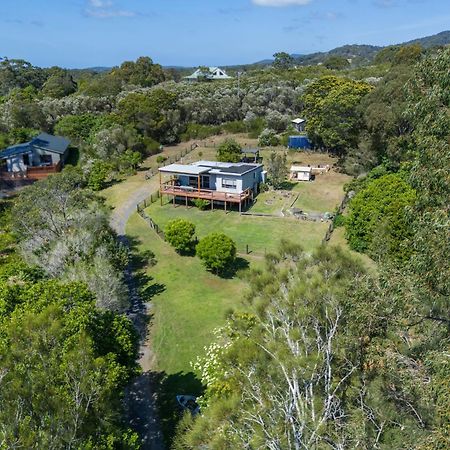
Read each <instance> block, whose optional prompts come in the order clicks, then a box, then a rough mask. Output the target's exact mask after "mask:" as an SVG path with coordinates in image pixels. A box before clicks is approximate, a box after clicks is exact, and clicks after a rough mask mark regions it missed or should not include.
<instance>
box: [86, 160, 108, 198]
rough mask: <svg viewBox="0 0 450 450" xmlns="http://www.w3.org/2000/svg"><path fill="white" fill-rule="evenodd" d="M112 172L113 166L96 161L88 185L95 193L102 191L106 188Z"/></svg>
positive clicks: (90, 172)
mask: <svg viewBox="0 0 450 450" xmlns="http://www.w3.org/2000/svg"><path fill="white" fill-rule="evenodd" d="M110 172H111V165H110V164H108V163H106V162H104V161H100V160H97V161H94V163H93V164H92V167H91V169H90V171H89V177H88V182H87V185H88V187H90V188H91V189H92V190H93V191H100V190H102V189H104V188H105V187H106V184H107V180H108V177H109V174H110Z"/></svg>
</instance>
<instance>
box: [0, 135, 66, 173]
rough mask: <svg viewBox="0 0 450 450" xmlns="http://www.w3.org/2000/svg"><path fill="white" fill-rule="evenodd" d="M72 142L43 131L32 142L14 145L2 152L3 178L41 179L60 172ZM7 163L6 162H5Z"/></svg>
mask: <svg viewBox="0 0 450 450" xmlns="http://www.w3.org/2000/svg"><path fill="white" fill-rule="evenodd" d="M69 145H70V142H69V141H68V140H67V139H65V138H63V137H60V136H52V135H50V134H47V133H41V134H40V135H39V136H36V137H35V138H33V139H32V140H31V141H30V142H25V143H23V144H17V145H12V146H11V147H8V148H6V149H5V150H3V151H1V152H0V161H2V162H3V167H2V169H3V170H1V171H0V173H1V175H0V176H2V178H29V179H36V180H37V179H41V178H45V177H46V176H48V175H49V174H51V173H55V172H59V171H60V170H61V168H62V166H63V165H64V162H65V161H66V159H67V156H68V153H69V150H68V149H69ZM5 163H6V164H5Z"/></svg>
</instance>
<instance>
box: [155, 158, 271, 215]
mask: <svg viewBox="0 0 450 450" xmlns="http://www.w3.org/2000/svg"><path fill="white" fill-rule="evenodd" d="M159 173H160V193H161V199H162V195H168V196H171V197H172V198H173V202H174V204H175V202H176V200H177V199H178V200H180V199H181V200H184V201H185V203H186V206H187V205H188V201H189V200H190V199H194V200H195V199H203V200H209V201H210V203H211V208H214V204H215V203H216V204H220V205H224V206H225V210H226V208H227V203H238V204H239V210H241V207H242V204H245V203H246V202H247V201H249V200H252V199H253V197H254V196H255V195H256V194H257V193H258V190H259V185H260V183H262V182H264V181H265V176H266V172H265V171H264V168H263V165H262V164H251V163H226V162H217V161H198V162H196V163H193V164H170V165H168V166H165V167H161V168H160V169H159ZM164 178H165V179H164ZM161 201H162V200H161Z"/></svg>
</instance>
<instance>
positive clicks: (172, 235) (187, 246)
mask: <svg viewBox="0 0 450 450" xmlns="http://www.w3.org/2000/svg"><path fill="white" fill-rule="evenodd" d="M194 235H195V225H194V224H193V223H191V222H189V221H187V220H184V219H175V220H171V221H170V222H169V223H168V224H167V227H166V230H165V236H166V241H167V242H168V243H169V244H170V245H171V246H172V247H173V248H174V249H175V250H176V251H177V252H178V253H189V252H191V251H192V249H193V247H194Z"/></svg>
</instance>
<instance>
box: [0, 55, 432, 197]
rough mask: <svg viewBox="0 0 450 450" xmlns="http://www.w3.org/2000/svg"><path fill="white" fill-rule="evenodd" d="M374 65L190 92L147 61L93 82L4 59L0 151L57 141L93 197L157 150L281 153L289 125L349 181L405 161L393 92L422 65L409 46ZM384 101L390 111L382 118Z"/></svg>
mask: <svg viewBox="0 0 450 450" xmlns="http://www.w3.org/2000/svg"><path fill="white" fill-rule="evenodd" d="M429 52H431V50H429ZM380 55H381V56H380V57H379V58H378V59H379V60H377V64H375V65H372V66H365V67H359V68H353V69H352V68H350V69H349V68H345V67H341V68H327V67H325V66H307V67H299V68H289V67H280V68H278V67H277V66H276V67H274V68H272V69H267V70H264V69H254V70H252V71H249V72H248V73H246V74H244V75H243V76H241V78H240V81H239V83H238V82H237V80H236V79H234V80H229V81H223V82H220V83H208V82H204V83H195V84H186V83H179V82H176V81H174V78H177V77H176V76H174V71H165V70H163V69H162V68H161V66H159V65H158V64H154V63H153V61H152V60H151V59H150V58H148V57H141V58H138V60H137V61H136V62H125V63H123V64H122V65H121V66H120V67H116V68H114V69H112V70H111V71H109V72H101V73H90V72H85V71H68V70H65V69H61V68H57V67H53V68H50V69H41V68H38V67H34V66H32V65H31V64H29V63H27V62H25V61H21V60H8V59H4V60H2V61H0V93H1V95H2V96H1V97H0V147H3V148H4V147H6V146H7V145H12V144H16V143H18V142H23V141H26V140H28V139H29V138H30V137H31V136H33V135H35V134H37V133H38V132H39V131H47V132H50V133H56V134H61V135H64V136H66V137H68V138H69V139H70V140H71V141H72V143H73V145H74V146H75V147H77V148H78V149H79V150H80V154H81V159H80V164H81V166H82V167H83V170H84V171H85V173H88V174H90V173H91V172H92V181H91V183H90V184H91V187H92V188H97V189H100V188H102V187H104V186H105V183H107V182H108V181H110V180H111V179H113V178H114V177H115V175H116V174H118V173H127V172H132V171H134V170H135V169H136V167H137V166H138V165H139V164H140V162H141V161H142V159H143V158H144V157H146V156H147V155H149V154H154V153H157V152H158V151H159V150H160V146H161V144H162V145H166V144H172V143H176V142H179V141H181V140H189V139H191V138H192V139H198V138H201V137H207V136H209V135H214V134H217V133H220V132H222V130H225V131H228V132H249V133H250V135H251V137H260V136H261V135H263V137H265V136H270V139H266V138H264V139H263V140H262V141H261V142H263V143H268V145H270V144H276V143H280V142H281V143H283V144H285V143H286V136H287V135H289V134H292V133H294V132H295V130H294V129H293V128H292V127H291V120H292V118H293V117H295V116H302V117H305V118H306V119H307V120H308V125H307V132H308V134H309V136H310V137H311V139H312V141H313V144H314V145H315V146H316V147H317V148H323V149H327V150H330V151H333V152H335V153H337V154H338V155H340V156H341V157H342V161H341V163H342V166H343V168H344V170H346V171H347V172H349V173H352V174H357V173H359V172H364V171H366V170H368V169H370V168H371V167H373V166H375V165H377V164H378V163H379V162H380V160H381V159H382V158H383V157H384V154H385V153H386V152H387V151H389V152H397V153H401V152H402V151H403V150H402V148H399V147H401V142H400V140H398V141H399V142H398V145H397V144H395V145H394V140H393V139H391V140H390V143H389V144H388V143H387V139H388V138H391V137H392V138H398V137H399V135H401V134H402V133H403V132H404V130H405V127H406V128H407V127H408V122H407V121H406V122H404V121H403V122H402V121H401V122H398V120H399V111H401V108H402V102H403V101H404V99H403V94H402V89H401V86H403V84H404V82H405V81H406V79H407V78H408V77H409V74H410V68H411V66H412V65H413V64H414V63H415V62H417V61H418V60H420V59H421V58H423V57H424V53H423V51H422V50H421V49H420V47H417V46H411V47H401V48H400V49H388V50H386V51H383V52H380ZM330 67H331V66H330ZM386 98H389V99H391V98H394V99H395V100H396V102H397V103H398V104H397V103H396V104H394V108H392V109H390V108H387V109H383V108H384V105H385V104H386V103H385V101H386ZM402 120H404V119H402ZM273 136H275V137H273ZM369 136H370V137H369ZM394 147H395V148H394Z"/></svg>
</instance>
